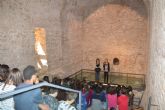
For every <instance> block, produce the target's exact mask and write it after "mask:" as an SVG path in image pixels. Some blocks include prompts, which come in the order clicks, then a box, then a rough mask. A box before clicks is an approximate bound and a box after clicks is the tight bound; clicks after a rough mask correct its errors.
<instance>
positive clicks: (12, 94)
mask: <svg viewBox="0 0 165 110" xmlns="http://www.w3.org/2000/svg"><path fill="white" fill-rule="evenodd" d="M43 86H48V87H52V88H57V89H62V90H66V91H70V92H75V93H78V94H79V109H80V110H81V92H80V91H77V90H73V89H70V88H65V87H62V86H58V85H54V84H50V83H47V82H42V83H39V84H36V85H33V86H29V87H26V88H22V89H18V90H14V91H11V92H8V93H4V94H0V101H1V100H4V99H5V98H8V97H11V96H14V95H17V94H19V93H23V92H27V91H29V90H33V89H36V88H40V87H43Z"/></svg>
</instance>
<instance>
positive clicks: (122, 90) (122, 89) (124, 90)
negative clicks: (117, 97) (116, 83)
mask: <svg viewBox="0 0 165 110" xmlns="http://www.w3.org/2000/svg"><path fill="white" fill-rule="evenodd" d="M121 94H127V88H126V87H125V86H122V87H121Z"/></svg>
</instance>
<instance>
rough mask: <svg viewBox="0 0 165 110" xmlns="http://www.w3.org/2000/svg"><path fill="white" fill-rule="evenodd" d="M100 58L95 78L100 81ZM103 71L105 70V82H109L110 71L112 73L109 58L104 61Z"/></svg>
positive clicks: (97, 62)
mask: <svg viewBox="0 0 165 110" xmlns="http://www.w3.org/2000/svg"><path fill="white" fill-rule="evenodd" d="M100 71H101V68H100V59H99V58H97V59H96V67H95V80H96V81H99V80H100ZM103 71H104V83H108V79H109V73H110V64H109V62H108V59H105V61H104V63H103Z"/></svg>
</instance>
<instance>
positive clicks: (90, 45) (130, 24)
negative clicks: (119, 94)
mask: <svg viewBox="0 0 165 110" xmlns="http://www.w3.org/2000/svg"><path fill="white" fill-rule="evenodd" d="M126 3H127V2H126ZM126 3H125V5H123V4H122V5H121V4H119V3H112V4H107V5H103V6H102V7H100V8H97V10H95V11H93V13H90V15H89V16H88V17H87V18H86V19H84V22H83V28H84V29H83V31H84V32H83V33H84V37H83V53H84V54H83V55H84V56H88V58H89V60H90V61H92V62H90V63H91V64H88V63H89V62H87V61H84V63H85V64H84V65H88V66H90V65H92V64H94V61H95V60H94V59H95V57H96V56H99V57H100V58H101V59H104V58H105V57H106V58H108V59H113V58H114V57H116V56H118V57H119V58H120V61H121V62H120V64H121V65H120V71H121V72H130V73H141V74H145V73H146V68H145V70H140V71H139V70H138V69H137V71H136V68H135V67H136V64H135V63H134V60H135V57H134V56H136V55H138V54H142V56H141V57H144V59H145V60H144V62H142V65H144V64H145V65H146V64H147V56H148V55H147V52H146V50H147V47H148V35H147V22H148V19H147V16H148V15H147V10H146V9H145V5H144V4H143V5H144V7H143V9H142V10H143V11H144V12H142V13H141V12H140V10H141V7H137V9H136V8H133V7H130V6H131V4H126ZM129 5H130V6H129ZM132 5H133V4H132ZM136 6H137V5H136ZM134 7H135V6H134ZM86 53H87V54H86ZM84 60H85V59H84ZM111 63H112V61H111ZM125 64H126V65H127V66H126V65H125ZM84 68H86V67H84ZM90 68H92V67H90ZM134 68H135V69H134Z"/></svg>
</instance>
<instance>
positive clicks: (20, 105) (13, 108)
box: [0, 64, 49, 110]
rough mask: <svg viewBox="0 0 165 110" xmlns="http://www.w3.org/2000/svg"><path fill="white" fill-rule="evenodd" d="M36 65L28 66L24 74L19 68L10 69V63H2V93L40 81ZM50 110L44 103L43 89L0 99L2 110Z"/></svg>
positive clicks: (0, 82)
mask: <svg viewBox="0 0 165 110" xmlns="http://www.w3.org/2000/svg"><path fill="white" fill-rule="evenodd" d="M36 73H37V71H36V69H35V67H34V66H31V65H29V66H27V67H26V68H25V69H24V71H23V74H22V72H21V71H20V70H19V69H18V68H13V69H10V68H9V66H8V65H5V64H3V65H0V94H4V93H7V92H10V91H13V90H18V89H21V88H25V87H29V86H32V85H33V84H36V83H38V82H39V81H38V78H37V76H36ZM39 109H40V110H49V106H48V105H46V104H44V103H42V95H41V89H34V90H30V91H28V92H25V93H21V94H18V95H15V96H13V97H12V96H11V97H7V98H6V99H3V100H1V101H0V110H39Z"/></svg>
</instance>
